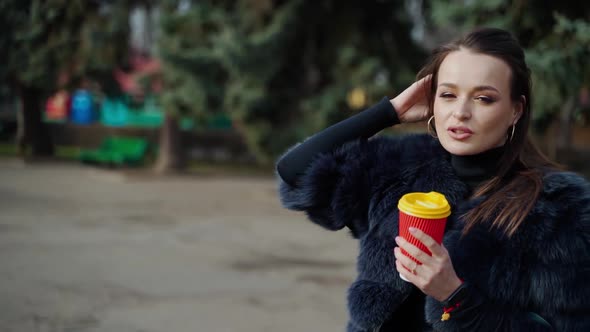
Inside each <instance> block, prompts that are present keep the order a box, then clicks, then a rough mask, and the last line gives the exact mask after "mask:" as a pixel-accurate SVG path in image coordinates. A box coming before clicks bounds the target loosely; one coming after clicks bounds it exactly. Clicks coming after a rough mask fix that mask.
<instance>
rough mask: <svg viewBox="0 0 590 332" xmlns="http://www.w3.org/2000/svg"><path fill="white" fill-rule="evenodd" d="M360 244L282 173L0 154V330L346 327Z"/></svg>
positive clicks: (247, 331)
mask: <svg viewBox="0 0 590 332" xmlns="http://www.w3.org/2000/svg"><path fill="white" fill-rule="evenodd" d="M356 255H357V242H356V241H355V240H352V239H351V238H350V236H349V235H348V234H347V232H346V231H340V232H330V231H327V230H323V229H321V228H320V227H319V226H316V225H314V224H312V223H311V222H309V221H307V219H306V218H305V216H304V215H303V214H301V213H297V212H292V211H287V210H285V209H283V208H282V207H281V206H280V203H279V201H278V199H277V195H276V183H275V181H274V180H273V179H272V178H271V177H268V178H260V177H257V178H246V177H220V176H215V177H211V176H198V175H196V176H195V175H193V176H188V175H184V176H166V177H154V176H151V175H150V174H149V173H146V172H129V171H117V170H103V169H96V168H90V167H84V166H81V165H76V164H63V163H41V164H34V165H30V164H24V163H23V162H21V161H19V160H14V159H0V331H4V332H29V331H31V332H74V331H76V332H86V331H109V332H111V331H112V332H131V331H133V332H140V331H141V332H185V331H186V332H195V331H207V332H225V331H227V332H233V331H240V332H255V331H256V332H261V331H281V332H291V331H293V332H295V331H297V332H301V331H323V332H328V331H344V329H345V325H346V320H347V311H346V289H347V287H348V285H349V284H350V282H351V281H352V280H353V278H354V276H355V265H354V261H355V257H356Z"/></svg>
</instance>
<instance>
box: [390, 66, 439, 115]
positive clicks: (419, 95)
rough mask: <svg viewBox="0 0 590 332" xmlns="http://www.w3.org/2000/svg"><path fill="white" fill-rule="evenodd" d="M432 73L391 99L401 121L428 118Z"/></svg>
mask: <svg viewBox="0 0 590 332" xmlns="http://www.w3.org/2000/svg"><path fill="white" fill-rule="evenodd" d="M431 79H432V75H427V76H425V77H424V78H422V79H420V80H418V81H416V82H414V83H413V84H412V85H410V86H409V87H408V88H407V89H405V90H404V91H403V92H402V93H400V94H399V95H398V96H397V97H395V98H393V99H391V100H390V102H391V104H392V105H393V107H394V108H395V111H396V112H397V117H398V118H399V121H400V122H401V123H409V122H420V121H426V120H427V119H428V99H427V97H426V92H427V91H428V89H429V88H430V81H431Z"/></svg>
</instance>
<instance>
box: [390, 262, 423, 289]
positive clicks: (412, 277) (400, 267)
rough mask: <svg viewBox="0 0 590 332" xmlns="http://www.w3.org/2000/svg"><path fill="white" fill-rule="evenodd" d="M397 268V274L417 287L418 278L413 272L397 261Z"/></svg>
mask: <svg viewBox="0 0 590 332" xmlns="http://www.w3.org/2000/svg"><path fill="white" fill-rule="evenodd" d="M395 268H396V269H397V272H398V273H399V274H400V275H401V276H403V277H404V278H405V279H406V280H408V281H409V282H411V283H412V284H414V285H416V283H417V282H418V276H417V275H415V274H413V273H412V272H410V271H408V270H407V269H406V268H405V267H404V266H403V265H402V263H400V261H397V260H396V261H395Z"/></svg>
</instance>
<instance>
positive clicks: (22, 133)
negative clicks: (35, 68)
mask: <svg viewBox="0 0 590 332" xmlns="http://www.w3.org/2000/svg"><path fill="white" fill-rule="evenodd" d="M18 90H19V95H20V101H21V105H20V109H19V114H18V131H17V137H16V143H17V148H18V151H19V153H20V155H21V156H23V157H24V156H26V154H27V150H28V148H29V147H30V148H31V157H33V158H34V157H49V156H53V154H54V151H55V149H54V146H53V140H52V138H51V135H49V128H48V127H47V125H45V123H43V119H42V110H43V102H42V101H43V95H42V93H41V91H40V90H38V89H35V88H31V87H26V86H20V87H19V89H18Z"/></svg>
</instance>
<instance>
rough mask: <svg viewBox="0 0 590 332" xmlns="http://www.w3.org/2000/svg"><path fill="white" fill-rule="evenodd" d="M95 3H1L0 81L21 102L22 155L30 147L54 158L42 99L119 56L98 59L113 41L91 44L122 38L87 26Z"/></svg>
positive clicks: (56, 0) (14, 0)
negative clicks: (106, 46) (95, 41)
mask: <svg viewBox="0 0 590 332" xmlns="http://www.w3.org/2000/svg"><path fill="white" fill-rule="evenodd" d="M128 2H129V1H123V2H122V3H123V4H127V3H128ZM100 5H101V1H84V0H74V1H67V0H51V1H42V0H31V1H20V0H6V1H1V2H0V22H1V23H0V24H1V26H2V29H3V34H2V35H1V36H0V61H2V64H3V65H2V66H1V69H0V79H1V80H3V81H5V82H7V83H8V85H9V86H10V87H11V89H12V90H13V91H15V92H16V93H17V94H18V96H19V99H20V104H21V109H20V111H19V119H20V121H19V133H18V135H17V136H18V137H17V144H18V147H19V150H20V152H21V154H23V155H24V154H25V153H26V150H27V149H28V147H29V146H30V147H31V155H33V156H50V155H52V154H53V151H54V147H53V143H52V140H51V136H50V135H49V132H48V129H47V126H46V125H44V123H43V121H42V109H43V101H44V100H45V99H46V98H47V97H48V96H50V95H51V94H52V93H54V92H55V91H56V90H57V89H60V88H64V87H67V86H68V85H70V84H75V82H76V81H77V80H78V79H79V78H81V77H83V76H84V75H86V74H89V73H92V72H95V71H96V69H97V68H98V67H97V66H96V65H97V64H99V63H100V64H101V65H103V66H105V67H108V66H109V65H110V66H112V64H113V62H115V61H116V59H117V55H119V54H120V53H117V52H113V54H111V56H107V57H104V56H101V55H104V53H101V52H104V50H105V49H103V48H102V46H104V44H109V45H117V44H115V43H111V41H112V40H113V39H110V40H107V41H106V42H105V43H103V44H98V45H97V44H93V43H92V42H91V41H93V38H95V37H96V36H99V35H100V33H98V32H103V34H102V36H103V37H104V36H111V37H121V35H120V34H118V33H113V31H106V30H101V28H102V27H104V26H106V27H109V25H100V24H95V25H92V24H93V23H94V22H96V20H93V18H96V17H97V15H98V9H99V8H100ZM89 31H93V32H94V33H89ZM85 33H86V34H85ZM97 33H98V34H97ZM119 45H120V44H119Z"/></svg>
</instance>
